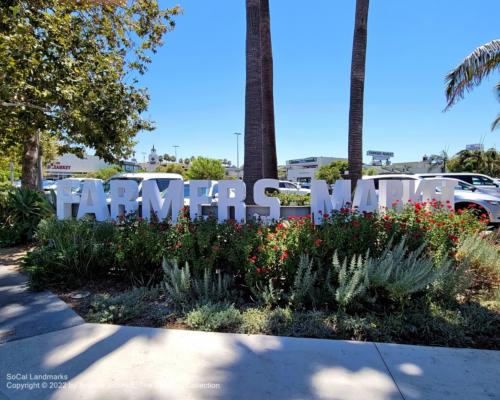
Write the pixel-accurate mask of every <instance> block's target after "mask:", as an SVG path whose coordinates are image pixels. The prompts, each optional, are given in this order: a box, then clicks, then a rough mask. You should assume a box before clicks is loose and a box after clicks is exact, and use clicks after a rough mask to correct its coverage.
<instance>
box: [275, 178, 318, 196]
mask: <svg viewBox="0 0 500 400" xmlns="http://www.w3.org/2000/svg"><path fill="white" fill-rule="evenodd" d="M278 190H279V192H280V193H292V194H303V195H307V194H311V189H305V188H301V187H300V186H299V185H298V184H297V183H293V182H290V181H280V182H279V189H278Z"/></svg>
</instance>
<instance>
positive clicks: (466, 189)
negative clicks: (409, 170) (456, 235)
mask: <svg viewBox="0 0 500 400" xmlns="http://www.w3.org/2000/svg"><path fill="white" fill-rule="evenodd" d="M435 177H436V178H439V176H422V175H405V174H387V175H373V176H364V177H363V179H364V180H368V179H373V180H374V183H375V189H376V190H377V191H378V185H379V182H380V181H381V180H407V179H411V180H415V181H418V180H420V179H430V178H435ZM443 178H451V177H443ZM453 179H458V178H453ZM454 200H455V210H460V209H466V208H468V207H470V206H474V207H475V208H476V209H478V210H480V211H481V212H484V213H485V214H487V215H488V219H489V221H490V223H492V224H499V223H500V197H499V196H494V195H492V194H489V193H484V192H481V191H479V190H478V189H477V188H476V187H475V186H474V185H470V184H468V183H467V182H462V181H460V182H459V183H458V185H457V186H456V187H455V198H454Z"/></svg>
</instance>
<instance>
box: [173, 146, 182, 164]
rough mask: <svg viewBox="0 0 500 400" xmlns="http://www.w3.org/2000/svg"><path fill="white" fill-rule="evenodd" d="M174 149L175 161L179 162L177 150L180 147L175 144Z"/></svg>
mask: <svg viewBox="0 0 500 400" xmlns="http://www.w3.org/2000/svg"><path fill="white" fill-rule="evenodd" d="M172 147H173V148H174V157H175V161H176V162H177V148H178V147H180V146H178V145H176V144H174V145H173V146H172Z"/></svg>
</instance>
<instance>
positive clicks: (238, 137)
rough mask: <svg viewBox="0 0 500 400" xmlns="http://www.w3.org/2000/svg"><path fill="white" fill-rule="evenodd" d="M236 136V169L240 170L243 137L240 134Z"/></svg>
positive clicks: (237, 133)
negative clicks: (241, 138)
mask: <svg viewBox="0 0 500 400" xmlns="http://www.w3.org/2000/svg"><path fill="white" fill-rule="evenodd" d="M234 135H236V167H237V168H238V169H240V136H241V135H242V134H241V133H240V132H234Z"/></svg>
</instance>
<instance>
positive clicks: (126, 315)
mask: <svg viewBox="0 0 500 400" xmlns="http://www.w3.org/2000/svg"><path fill="white" fill-rule="evenodd" d="M159 297H160V290H159V288H134V289H131V290H129V291H126V292H123V293H119V294H117V295H110V294H98V295H96V296H94V297H93V298H92V301H91V303H90V310H89V312H88V314H87V316H86V319H87V321H89V322H96V323H100V324H102V323H109V324H124V323H127V322H129V321H131V320H133V319H135V318H139V317H141V316H144V314H146V313H147V312H148V310H149V308H150V306H149V304H148V302H149V301H154V300H157V299H158V298H159Z"/></svg>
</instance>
